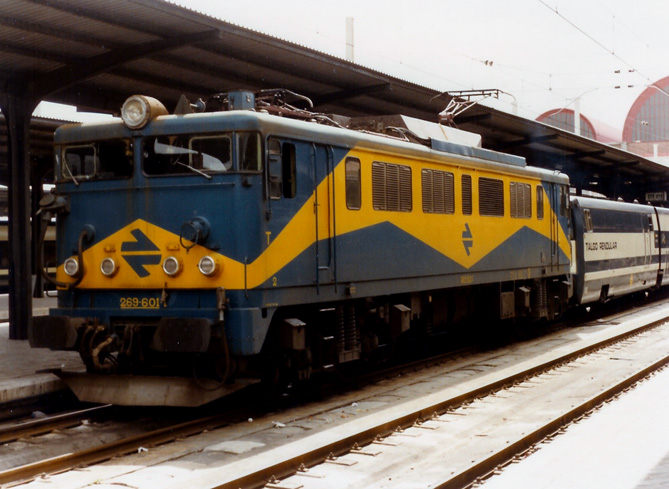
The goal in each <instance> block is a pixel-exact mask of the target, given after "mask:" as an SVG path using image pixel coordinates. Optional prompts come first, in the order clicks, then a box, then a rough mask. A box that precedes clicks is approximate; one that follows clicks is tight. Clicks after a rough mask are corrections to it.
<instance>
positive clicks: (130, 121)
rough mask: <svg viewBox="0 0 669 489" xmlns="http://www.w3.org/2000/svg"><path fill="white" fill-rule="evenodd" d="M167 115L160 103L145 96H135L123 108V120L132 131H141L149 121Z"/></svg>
mask: <svg viewBox="0 0 669 489" xmlns="http://www.w3.org/2000/svg"><path fill="white" fill-rule="evenodd" d="M166 114H167V109H166V108H165V106H164V105H163V104H162V103H161V102H160V101H158V100H156V99H155V98H153V97H147V96H145V95H133V96H132V97H129V98H128V99H127V100H126V101H125V102H124V103H123V107H121V118H122V119H123V122H124V123H125V125H126V126H128V127H129V128H130V129H141V128H142V127H144V126H145V125H146V124H147V123H148V122H149V121H152V120H153V119H155V118H156V117H158V116H159V115H166Z"/></svg>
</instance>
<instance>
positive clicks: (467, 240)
mask: <svg viewBox="0 0 669 489" xmlns="http://www.w3.org/2000/svg"><path fill="white" fill-rule="evenodd" d="M462 244H463V245H464V246H465V251H466V252H467V256H469V250H470V249H471V247H472V246H474V236H473V235H472V232H471V231H470V230H469V223H465V230H464V231H462Z"/></svg>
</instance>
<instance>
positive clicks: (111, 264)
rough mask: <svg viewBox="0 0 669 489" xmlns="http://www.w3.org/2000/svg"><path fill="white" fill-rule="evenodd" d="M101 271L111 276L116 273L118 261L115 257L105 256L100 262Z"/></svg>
mask: <svg viewBox="0 0 669 489" xmlns="http://www.w3.org/2000/svg"><path fill="white" fill-rule="evenodd" d="M100 271H101V272H102V274H103V275H105V276H107V277H111V276H113V275H114V274H115V273H116V262H115V261H114V259H113V258H105V259H104V260H102V261H101V262H100Z"/></svg>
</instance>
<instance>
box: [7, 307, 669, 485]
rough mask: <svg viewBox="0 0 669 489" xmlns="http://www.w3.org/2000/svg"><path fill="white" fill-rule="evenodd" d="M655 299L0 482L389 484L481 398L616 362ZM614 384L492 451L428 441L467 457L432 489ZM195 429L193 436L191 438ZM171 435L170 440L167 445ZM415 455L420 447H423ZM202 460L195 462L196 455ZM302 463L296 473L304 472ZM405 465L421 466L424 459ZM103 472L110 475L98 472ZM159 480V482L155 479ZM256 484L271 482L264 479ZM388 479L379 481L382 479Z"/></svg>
mask: <svg viewBox="0 0 669 489" xmlns="http://www.w3.org/2000/svg"><path fill="white" fill-rule="evenodd" d="M655 307H656V310H655V311H654V312H653V313H652V314H651V315H650V316H649V315H648V314H646V315H645V316H643V317H640V318H634V316H633V315H632V316H626V317H625V316H618V317H617V318H614V319H612V320H608V321H606V322H604V321H595V322H594V323H592V324H590V325H587V326H584V327H581V328H571V329H567V330H563V331H559V332H557V333H554V334H553V335H548V336H547V337H544V338H538V339H536V340H532V341H530V342H526V344H521V345H512V346H510V347H508V348H504V349H501V350H498V351H493V352H486V353H479V354H475V355H472V356H471V357H466V358H461V359H458V360H455V361H453V362H448V363H446V364H445V365H436V366H433V367H430V368H427V369H426V370H425V371H420V372H418V373H416V374H413V375H409V374H405V375H403V376H402V377H401V378H399V379H397V380H396V381H392V380H386V381H381V382H379V383H378V384H377V385H375V386H370V387H369V388H366V389H364V392H349V393H347V394H340V395H338V396H335V398H334V399H330V400H328V401H326V402H322V403H319V404H317V405H311V406H299V407H296V408H292V409H287V410H285V411H282V412H275V413H272V414H266V415H264V416H261V417H260V418H259V419H255V420H250V421H253V422H246V423H236V424H230V421H229V419H228V420H227V421H223V420H221V419H220V418H219V417H216V416H214V417H212V418H210V419H205V420H197V421H193V422H189V423H184V424H183V425H182V426H175V427H169V428H166V429H165V430H163V431H162V432H161V430H158V431H157V432H155V433H152V434H151V436H152V438H151V439H148V438H145V437H138V438H136V439H128V440H125V441H123V442H121V441H119V442H118V444H117V446H114V447H106V448H102V449H100V450H96V452H97V453H95V454H93V453H83V454H75V455H76V456H77V458H72V459H69V460H65V459H62V460H58V461H57V464H58V465H57V466H52V467H41V468H39V467H36V466H35V467H31V468H30V470H32V475H30V474H29V473H28V472H27V470H28V469H23V468H19V469H17V470H19V471H23V470H26V472H14V473H13V474H11V475H10V474H4V473H0V481H2V483H7V482H9V480H10V479H12V478H13V480H15V481H16V480H19V479H24V480H25V479H27V478H30V477H34V476H35V474H38V473H44V472H46V473H52V472H58V471H62V470H66V469H67V468H68V467H73V466H80V465H86V464H92V463H97V462H99V461H101V460H109V459H110V458H111V457H114V456H118V455H119V454H123V453H134V455H131V456H129V457H126V458H124V459H123V460H124V463H123V464H116V463H115V462H114V461H113V460H112V461H110V462H108V463H106V464H104V465H105V469H104V473H105V474H106V475H105V477H106V478H109V479H110V480H112V481H113V482H110V483H113V484H130V485H132V486H134V487H156V485H155V484H160V485H161V487H183V485H185V484H188V485H192V486H193V487H198V488H205V487H208V488H214V487H234V488H238V487H244V488H250V487H262V486H265V485H267V487H268V488H292V487H305V488H308V487H338V488H340V487H344V486H343V485H341V481H342V479H341V477H337V476H328V475H327V471H328V470H331V469H332V468H335V470H345V471H346V472H347V474H348V475H347V476H346V479H345V480H349V479H350V480H351V481H357V482H356V483H353V486H356V487H367V486H372V485H374V484H372V483H371V482H372V481H370V480H368V479H366V480H364V482H361V480H360V479H359V478H358V479H356V476H354V475H353V474H355V473H356V470H358V469H360V470H359V473H360V474H363V476H360V477H364V474H370V473H375V474H377V475H378V473H377V472H370V470H372V469H371V468H370V467H365V463H371V464H372V468H373V467H379V466H382V467H387V468H388V470H390V469H391V468H393V467H399V468H400V474H399V475H395V476H388V477H390V478H392V477H396V478H397V479H394V480H396V481H398V480H401V472H402V471H406V470H408V469H407V467H406V465H403V464H400V463H399V462H398V461H399V460H401V456H400V455H401V454H403V453H405V452H406V453H408V452H407V448H408V447H409V444H410V443H409V442H412V441H414V440H420V439H423V440H425V439H426V438H425V436H426V434H430V435H431V436H432V435H435V436H436V435H438V434H439V433H443V432H448V433H452V430H453V429H454V427H455V424H454V423H453V420H465V419H470V420H473V419H474V418H472V417H471V413H486V412H488V411H491V412H493V413H494V412H499V409H501V408H499V409H492V410H491V408H490V404H491V403H493V404H494V403H495V402H499V401H500V400H504V399H505V398H507V397H515V396H516V392H517V391H519V392H521V393H522V392H529V391H533V390H534V387H535V384H537V383H539V384H548V380H547V379H550V378H551V377H557V378H561V377H562V376H563V374H562V373H561V372H562V370H565V369H566V370H567V371H569V370H572V369H573V368H574V367H573V366H572V364H574V365H578V363H579V362H584V361H585V359H586V358H591V357H593V354H592V352H593V351H600V352H603V351H605V350H603V349H604V348H614V349H618V350H616V351H617V353H615V355H612V354H609V353H603V354H600V356H602V355H604V358H605V360H606V358H609V357H611V358H613V357H615V358H626V357H627V356H628V355H625V354H624V353H621V352H620V350H619V349H620V348H621V345H626V343H628V342H632V343H634V342H635V341H636V340H634V341H632V340H631V339H629V338H643V337H645V336H647V335H649V334H655V333H651V332H657V331H664V330H665V329H667V328H663V327H661V326H659V325H658V324H659V323H661V322H662V321H664V319H665V316H667V315H669V310H667V309H664V308H662V306H655ZM664 307H665V308H666V306H664ZM644 331H647V333H644ZM646 341H648V342H649V343H650V345H649V346H648V347H647V348H644V349H645V350H646V351H650V350H651V349H652V348H651V347H652V346H653V345H659V344H660V343H659V341H658V340H656V339H650V340H646ZM642 350H643V349H642ZM664 351H667V348H665V349H664ZM607 355H608V357H607ZM595 356H596V355H595ZM579 358H580V360H579ZM608 361H611V360H608ZM666 361H667V359H666V358H664V357H662V358H658V359H655V361H653V362H651V363H650V364H649V365H647V366H646V367H645V368H646V369H652V368H657V367H658V366H660V365H663V364H664V363H665V362H666ZM615 363H618V362H615ZM643 375H645V373H644V372H643V371H642V370H641V369H636V370H635V372H634V373H633V375H627V376H626V377H625V378H626V380H625V382H626V383H630V382H634V381H635V380H636V379H638V378H639V377H640V376H643ZM622 388H624V385H622V384H621V383H620V382H617V383H615V385H613V386H610V387H608V388H607V389H604V390H603V391H602V392H599V393H598V394H597V395H596V396H594V397H592V399H590V400H588V401H584V402H578V403H577V404H575V405H574V406H573V407H571V408H570V409H569V410H568V412H567V413H562V412H561V413H559V414H558V415H555V416H554V417H553V418H552V419H551V421H550V422H549V423H545V424H543V425H541V426H540V427H534V428H533V429H531V430H530V429H529V428H528V429H527V430H526V432H523V436H522V437H520V438H518V439H513V440H512V439H511V438H508V437H507V438H508V439H507V440H505V442H504V443H503V446H502V447H501V449H500V450H496V449H493V448H489V447H486V448H484V449H483V450H484V451H486V453H484V454H473V453H472V452H471V451H468V450H469V449H466V448H465V447H459V448H457V449H456V448H455V447H456V446H458V445H457V443H455V442H454V440H453V439H452V438H451V439H450V440H447V441H443V440H442V441H441V442H436V443H437V446H441V447H444V446H448V447H453V448H452V449H449V450H448V452H447V456H448V459H449V460H453V457H452V454H453V453H461V454H466V455H465V458H468V459H471V460H475V461H476V463H472V462H471V460H470V461H469V462H467V463H466V464H465V463H463V464H462V465H461V466H458V467H455V466H454V468H452V469H451V470H449V473H450V472H453V474H451V477H450V479H449V480H448V481H440V482H439V483H438V484H436V485H435V487H463V486H466V485H467V484H469V483H472V482H473V481H476V480H477V478H480V477H483V476H484V475H485V474H486V473H488V472H490V471H491V470H494V469H495V467H497V466H498V465H499V464H502V463H504V461H505V460H508V459H509V458H512V457H513V456H515V454H517V453H518V451H519V450H523V449H527V447H529V446H531V445H532V444H533V443H536V442H537V441H538V439H537V438H540V437H542V436H545V435H546V434H548V433H551V432H554V431H555V430H556V429H558V428H559V427H561V426H562V425H563V424H564V423H565V422H568V418H571V417H573V416H579V415H582V414H583V413H584V412H587V411H588V410H589V409H591V408H592V407H593V406H594V405H596V404H597V403H600V402H602V400H603V399H605V398H607V397H609V396H610V395H612V394H613V393H615V392H618V391H619V390H620V389H622ZM548 389H549V393H550V392H556V391H555V390H554V389H553V388H550V387H549V388H548ZM551 389H553V390H551ZM600 390H601V389H600ZM544 397H546V395H544ZM548 397H550V396H548ZM537 402H538V401H536V400H535V401H524V402H522V403H521V404H524V405H535V406H539V404H537ZM515 409H516V410H518V408H515ZM512 412H513V410H512ZM518 412H520V411H518ZM472 423H473V421H472ZM481 423H483V425H486V423H489V421H485V420H479V421H477V422H476V423H473V424H475V425H481ZM518 423H519V424H520V425H522V424H523V422H522V421H519V420H515V421H513V420H512V421H509V423H505V425H508V426H511V425H516V424H518ZM222 426H224V427H222ZM443 426H448V429H447V430H444V429H443V428H442V427H443ZM486 426H487V425H486ZM198 433H199V434H200V436H197V437H192V436H191V435H193V434H198ZM416 433H419V434H420V436H416ZM462 433H463V434H461V435H459V436H458V437H457V439H464V440H466V439H474V440H476V441H477V442H476V444H475V445H477V446H479V447H484V446H485V444H482V443H481V440H486V441H487V439H488V438H489V437H490V435H489V433H483V434H481V433H479V434H475V433H468V434H467V433H465V432H464V431H463V432H462ZM188 437H190V438H188ZM185 438H188V440H187V441H186V440H184V439H185ZM174 440H179V441H177V442H176V443H167V442H169V441H174ZM407 440H409V442H408V441H407ZM421 443H422V441H421ZM139 447H151V448H150V453H148V452H144V453H137V450H138V448H139ZM397 450H399V455H398V452H397ZM393 451H395V453H394V454H393ZM432 451H434V450H428V452H432ZM422 453H425V449H424V448H423V449H422ZM384 454H386V455H385V456H390V459H391V462H390V463H387V464H386V465H384V463H383V462H382V460H383V456H384ZM203 457H204V459H205V460H206V462H203V461H202V458H203ZM423 458H425V457H423ZM351 459H354V460H351ZM175 461H178V463H177V465H179V466H182V465H184V466H192V467H193V470H186V471H183V470H176V472H177V474H176V475H175V474H174V473H173V472H174V470H175V469H174V465H175V463H176V462H175ZM354 461H355V463H352V462H354ZM50 463H52V462H50ZM117 465H118V467H117ZM127 466H132V467H137V466H143V467H145V469H144V470H142V471H141V472H142V473H143V474H145V475H143V476H140V475H138V474H136V473H135V469H133V473H132V474H130V473H125V472H124V469H123V467H127ZM442 466H443V463H442ZM342 467H343V468H344V469H342ZM307 468H308V472H306V471H305V470H306V469H307ZM416 470H419V471H420V472H421V473H423V472H425V473H429V472H430V471H429V470H428V469H425V468H424V467H423V468H421V469H416ZM110 472H111V473H114V474H115V475H113V476H110V475H109V474H110ZM409 473H410V472H409ZM166 474H169V475H166ZM161 477H163V478H164V479H162V480H161ZM296 478H297V479H296ZM99 480H100V477H99V475H98V470H97V469H96V467H89V468H88V469H86V470H78V471H76V472H68V473H65V474H61V475H58V476H53V477H51V478H50V483H51V484H50V487H68V488H74V487H83V486H85V485H87V484H91V483H94V482H96V481H99ZM327 480H334V481H336V482H335V485H332V486H328V485H327V484H325V481H327ZM379 480H380V479H379ZM143 481H144V482H143ZM149 481H150V482H149ZM268 481H271V482H269V484H268ZM377 482H378V481H377ZM318 484H321V485H318ZM323 484H325V485H323ZM392 486H393V484H388V487H392ZM26 487H30V484H27V485H26ZM379 487H385V486H382V485H381V486H379Z"/></svg>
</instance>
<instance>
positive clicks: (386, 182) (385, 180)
mask: <svg viewBox="0 0 669 489" xmlns="http://www.w3.org/2000/svg"><path fill="white" fill-rule="evenodd" d="M372 205H373V206H374V209H375V210H378V211H399V212H410V211H411V209H412V205H413V204H412V191H411V168H410V167H408V166H405V165H393V164H390V163H381V162H378V161H375V162H374V163H372Z"/></svg>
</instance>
